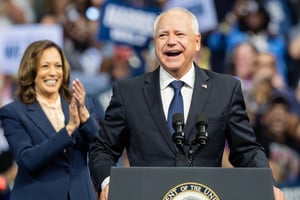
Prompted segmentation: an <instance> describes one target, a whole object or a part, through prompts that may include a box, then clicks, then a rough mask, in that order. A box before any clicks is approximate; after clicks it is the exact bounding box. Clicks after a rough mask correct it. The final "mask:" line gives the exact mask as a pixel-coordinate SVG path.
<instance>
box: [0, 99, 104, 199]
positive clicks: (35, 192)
mask: <svg viewBox="0 0 300 200" xmlns="http://www.w3.org/2000/svg"><path fill="white" fill-rule="evenodd" d="M62 107H63V112H64V114H65V124H66V123H67V122H68V121H69V109H68V103H67V102H66V101H64V100H62ZM87 107H89V108H90V105H87ZM91 116H92V114H91ZM0 119H1V120H2V121H1V122H2V126H3V127H4V131H5V132H4V134H5V136H6V137H7V140H8V143H9V146H10V149H11V151H12V152H13V155H14V156H15V159H16V162H17V164H18V174H17V177H16V179H15V184H14V187H13V190H12V193H11V196H10V199H11V200H19V199H23V200H35V199H40V200H41V199H43V200H55V199H56V200H66V199H67V195H68V194H69V196H70V200H83V199H89V200H94V199H95V192H94V189H93V185H92V182H91V179H90V175H89V171H88V167H87V152H88V149H89V144H90V142H91V141H92V140H93V137H94V136H95V135H96V133H97V131H98V130H99V126H98V123H97V121H96V120H95V119H93V118H92V117H90V118H89V119H88V120H87V122H86V123H85V124H84V125H82V126H81V127H80V128H79V130H78V129H77V130H76V132H74V134H73V136H72V138H70V137H69V135H68V133H67V131H66V128H62V129H61V130H60V131H59V132H58V133H57V132H56V131H55V129H54V128H53V126H52V125H51V123H50V121H49V120H48V118H47V117H46V115H45V114H44V112H43V110H42V108H41V106H40V105H39V104H38V103H37V102H35V103H33V104H30V105H24V104H23V103H21V102H20V101H15V102H13V103H11V104H8V105H7V106H4V107H3V108H2V109H1V110H0Z"/></svg>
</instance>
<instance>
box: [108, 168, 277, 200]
mask: <svg viewBox="0 0 300 200" xmlns="http://www.w3.org/2000/svg"><path fill="white" fill-rule="evenodd" d="M109 188H110V190H109V200H121V199H124V200H241V199H242V200H274V194H273V179H272V172H271V170H270V169H268V168H206V167H113V168H111V177H110V187H109Z"/></svg>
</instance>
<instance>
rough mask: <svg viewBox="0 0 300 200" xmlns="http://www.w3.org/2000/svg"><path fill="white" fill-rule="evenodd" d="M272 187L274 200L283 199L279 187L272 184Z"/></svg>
mask: <svg viewBox="0 0 300 200" xmlns="http://www.w3.org/2000/svg"><path fill="white" fill-rule="evenodd" d="M273 189H274V196H275V200H285V196H284V194H283V192H282V191H281V190H280V189H279V188H277V187H275V186H274V187H273Z"/></svg>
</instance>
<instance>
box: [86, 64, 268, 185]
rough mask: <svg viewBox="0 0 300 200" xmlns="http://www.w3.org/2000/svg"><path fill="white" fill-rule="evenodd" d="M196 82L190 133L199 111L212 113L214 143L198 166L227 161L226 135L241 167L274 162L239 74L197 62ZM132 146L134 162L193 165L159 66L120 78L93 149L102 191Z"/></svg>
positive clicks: (232, 157)
mask: <svg viewBox="0 0 300 200" xmlns="http://www.w3.org/2000/svg"><path fill="white" fill-rule="evenodd" d="M195 73H196V76H195V85H194V91H193V95H192V102H191V107H190V110H189V114H188V118H187V121H186V125H185V127H184V133H185V137H186V138H187V140H189V141H191V140H193V139H194V138H195V135H196V133H197V128H196V126H195V124H196V116H197V115H198V114H199V113H200V112H202V113H204V115H206V117H207V118H208V129H207V130H208V137H209V139H208V142H207V143H206V144H205V145H204V146H202V147H201V148H200V149H199V151H198V152H197V154H196V155H195V158H194V162H193V166H206V167H219V166H221V161H222V154H223V149H224V146H225V139H226V140H227V141H228V144H229V147H230V150H231V152H230V161H231V163H232V164H233V165H234V166H236V167H268V161H267V159H266V156H265V153H264V150H263V148H262V147H261V146H260V145H259V144H258V143H257V142H256V138H255V135H254V132H253V130H252V129H251V127H250V125H249V120H248V116H247V113H246V110H245V103H244V99H243V95H242V92H241V85H240V82H239V81H238V80H236V79H235V78H233V77H230V76H227V75H222V74H217V73H215V72H212V71H209V70H204V69H201V68H199V67H198V66H195ZM125 147H126V148H127V153H128V158H129V161H130V165H131V166H188V164H189V163H188V161H187V159H186V158H185V157H184V156H183V154H182V153H180V152H179V151H178V150H177V149H176V146H175V145H174V142H173V141H172V139H171V134H170V133H169V129H168V126H167V122H166V118H165V115H164V112H163V107H162V100H161V94H160V85H159V69H156V70H155V71H154V72H150V73H148V74H145V75H142V76H140V77H136V78H133V79H128V80H123V81H120V82H117V83H116V84H115V85H114V87H113V96H112V99H111V103H110V105H109V107H108V109H107V110H106V115H105V120H104V123H103V126H102V129H101V132H100V134H99V137H98V138H97V139H96V141H95V143H94V144H93V145H92V146H91V151H90V169H91V173H92V178H93V181H94V183H95V185H96V187H97V189H98V190H100V185H101V183H102V181H103V180H104V178H105V177H107V176H109V172H110V168H109V167H110V166H113V165H114V164H115V162H116V160H117V159H118V157H119V156H120V155H121V154H122V152H123V148H125ZM186 151H187V149H186Z"/></svg>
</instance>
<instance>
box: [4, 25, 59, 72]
mask: <svg viewBox="0 0 300 200" xmlns="http://www.w3.org/2000/svg"><path fill="white" fill-rule="evenodd" d="M42 39H48V40H52V41H54V42H55V43H57V44H58V45H59V46H61V47H62V45H63V32H62V28H61V26H59V25H40V24H36V25H16V26H11V27H7V28H6V27H5V28H3V27H2V28H1V32H0V70H1V71H2V72H3V73H5V74H12V75H14V74H16V73H17V71H18V68H19V64H20V61H21V58H22V56H23V53H24V51H25V49H26V48H27V46H28V45H29V44H30V43H32V42H33V41H36V40H42Z"/></svg>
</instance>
